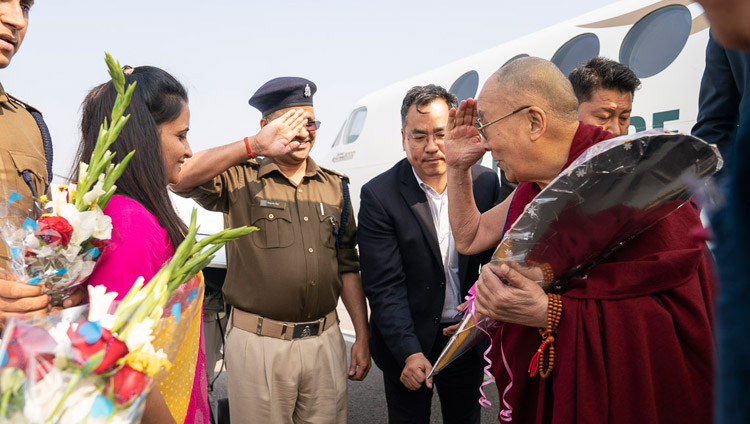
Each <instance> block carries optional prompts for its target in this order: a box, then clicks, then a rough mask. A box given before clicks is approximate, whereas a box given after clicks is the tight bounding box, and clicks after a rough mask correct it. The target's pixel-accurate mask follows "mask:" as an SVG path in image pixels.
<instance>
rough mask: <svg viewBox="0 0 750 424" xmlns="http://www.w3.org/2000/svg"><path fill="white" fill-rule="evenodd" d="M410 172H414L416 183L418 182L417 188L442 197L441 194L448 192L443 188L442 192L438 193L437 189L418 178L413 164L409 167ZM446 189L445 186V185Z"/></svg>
mask: <svg viewBox="0 0 750 424" xmlns="http://www.w3.org/2000/svg"><path fill="white" fill-rule="evenodd" d="M411 172H413V173H414V178H416V179H417V184H419V188H421V189H422V191H424V192H425V193H429V194H432V195H433V196H437V197H443V194H445V193H447V192H448V190H443V194H440V193H438V192H437V190H435V189H434V188H432V187H430V185H429V184H427V183H426V182H424V181H422V179H421V178H419V175H417V171H416V170H415V169H414V167H413V166H412V167H411ZM446 189H447V187H446Z"/></svg>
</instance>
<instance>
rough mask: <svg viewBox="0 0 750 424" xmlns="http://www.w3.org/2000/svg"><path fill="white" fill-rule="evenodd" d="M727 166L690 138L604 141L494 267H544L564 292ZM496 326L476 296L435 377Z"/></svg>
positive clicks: (530, 217) (522, 223) (513, 235)
mask: <svg viewBox="0 0 750 424" xmlns="http://www.w3.org/2000/svg"><path fill="white" fill-rule="evenodd" d="M721 166H722V159H721V156H720V155H719V153H718V149H716V146H713V145H709V144H708V143H706V142H704V141H702V140H700V139H698V138H696V137H692V136H689V135H684V134H669V133H665V132H663V131H656V130H652V131H647V132H644V133H638V134H632V135H625V136H621V137H617V138H613V139H609V140H606V141H602V142H599V143H597V144H595V145H594V146H592V147H590V148H589V149H588V150H586V151H585V152H584V153H582V154H581V155H580V156H579V157H578V158H577V159H576V160H575V161H573V163H572V164H571V165H570V166H569V167H568V168H566V169H565V170H563V171H562V172H561V173H560V174H559V175H558V176H557V177H556V178H555V179H554V180H553V181H552V182H551V183H550V184H549V185H548V186H547V187H545V188H544V189H543V190H542V191H541V192H540V193H539V194H538V195H537V196H536V197H535V198H534V199H533V200H532V201H531V202H530V203H529V204H528V205H526V207H525V209H524V212H523V213H522V214H521V216H520V217H519V218H518V219H517V220H516V222H515V223H513V225H512V227H511V228H510V229H509V230H508V231H507V232H506V234H504V236H503V239H502V241H501V242H500V245H499V246H498V247H497V249H496V250H495V253H494V254H493V258H492V260H491V263H493V264H503V263H516V264H520V265H522V266H525V267H526V266H528V267H537V268H539V271H540V272H539V274H540V275H542V277H541V278H540V280H539V283H540V284H542V285H543V286H544V288H545V290H549V289H551V288H554V289H556V290H560V289H563V288H564V285H565V283H566V282H567V281H568V280H569V279H570V278H574V277H577V276H580V275H583V274H584V273H585V272H586V270H588V269H590V268H591V267H592V266H594V265H596V264H597V263H599V262H600V261H602V260H603V259H604V258H606V257H607V256H608V255H609V254H611V253H612V252H613V251H615V250H616V249H617V248H618V247H620V246H622V245H624V244H626V243H627V242H628V241H629V240H631V239H632V238H634V237H636V236H637V235H638V234H640V233H641V232H643V231H645V230H647V229H648V228H649V227H650V226H652V225H653V224H655V223H656V222H657V221H659V220H660V219H663V218H665V217H666V216H668V215H669V214H670V213H672V212H674V211H675V210H677V208H679V207H681V206H683V205H684V204H685V203H686V202H687V201H688V200H689V199H690V196H691V193H690V189H694V188H696V187H698V186H699V185H700V184H701V183H702V182H704V180H706V179H708V178H709V177H710V176H711V175H713V174H714V173H715V172H716V171H718V170H719V169H721ZM594 230H595V231H594ZM472 293H473V289H472ZM493 324H494V321H493V320H492V319H490V318H488V317H484V316H482V315H481V314H478V313H476V311H475V310H474V308H473V304H472V301H471V299H470V305H469V307H468V308H467V309H466V313H465V314H464V317H463V319H462V321H461V323H460V324H459V326H458V329H457V331H456V333H455V334H454V335H453V337H451V339H450V340H449V341H448V343H447V344H446V346H445V348H444V349H443V352H442V353H441V354H440V357H439V358H438V360H437V361H436V362H435V366H434V368H433V370H432V372H431V374H430V376H432V375H434V374H436V373H438V372H440V371H441V370H442V369H443V368H445V366H447V365H448V364H449V363H450V362H452V361H453V360H454V359H456V358H457V357H458V356H460V355H461V354H463V353H464V352H465V351H467V350H468V349H469V348H470V347H471V346H472V345H473V344H474V342H475V341H476V340H477V339H478V338H479V337H481V336H482V335H483V334H485V333H486V330H487V328H488V327H489V326H492V325H493ZM485 358H486V356H485Z"/></svg>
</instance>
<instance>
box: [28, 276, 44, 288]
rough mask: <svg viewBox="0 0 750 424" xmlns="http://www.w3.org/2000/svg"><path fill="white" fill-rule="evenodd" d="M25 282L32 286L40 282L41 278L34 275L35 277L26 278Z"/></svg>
mask: <svg viewBox="0 0 750 424" xmlns="http://www.w3.org/2000/svg"><path fill="white" fill-rule="evenodd" d="M26 282H27V283H28V284H31V285H32V286H35V285H37V284H39V283H41V282H42V279H41V278H39V277H36V278H29V279H28V280H27V281H26Z"/></svg>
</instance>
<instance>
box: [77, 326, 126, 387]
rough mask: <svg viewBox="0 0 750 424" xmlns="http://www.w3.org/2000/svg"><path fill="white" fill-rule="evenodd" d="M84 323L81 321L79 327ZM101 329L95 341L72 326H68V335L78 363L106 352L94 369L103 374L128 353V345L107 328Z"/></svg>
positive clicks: (83, 363) (95, 372)
mask: <svg viewBox="0 0 750 424" xmlns="http://www.w3.org/2000/svg"><path fill="white" fill-rule="evenodd" d="M84 324H86V322H84V323H81V324H80V325H79V326H78V328H79V329H80V328H81V326H82V325H84ZM89 324H93V323H89ZM94 325H96V324H94ZM100 330H101V336H100V337H99V339H98V340H96V341H95V342H93V343H89V342H88V341H86V336H84V335H83V334H81V333H80V332H79V331H73V327H72V326H71V327H69V328H68V337H69V338H70V343H71V344H72V345H73V360H74V361H75V362H76V363H77V364H78V365H85V364H87V362H89V360H90V359H91V357H92V356H93V355H95V354H97V353H99V352H104V356H103V357H102V359H101V361H100V362H99V364H98V365H97V367H96V369H94V374H101V373H103V372H105V371H108V370H110V369H111V368H112V367H114V365H115V363H116V362H117V361H118V360H119V359H120V358H122V357H123V356H125V355H127V354H128V346H127V345H126V344H125V342H123V341H121V340H119V339H118V338H116V337H114V336H113V335H112V333H110V332H109V330H107V329H106V328H101V329H100ZM90 365H93V364H90Z"/></svg>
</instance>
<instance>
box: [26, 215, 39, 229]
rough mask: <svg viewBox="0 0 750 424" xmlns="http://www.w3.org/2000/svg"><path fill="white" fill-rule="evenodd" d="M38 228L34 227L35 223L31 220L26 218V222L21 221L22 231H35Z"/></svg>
mask: <svg viewBox="0 0 750 424" xmlns="http://www.w3.org/2000/svg"><path fill="white" fill-rule="evenodd" d="M38 228H39V226H38V225H36V221H34V220H33V219H31V218H28V217H27V218H26V220H24V221H23V229H24V230H26V231H36V230H37V229H38Z"/></svg>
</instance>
